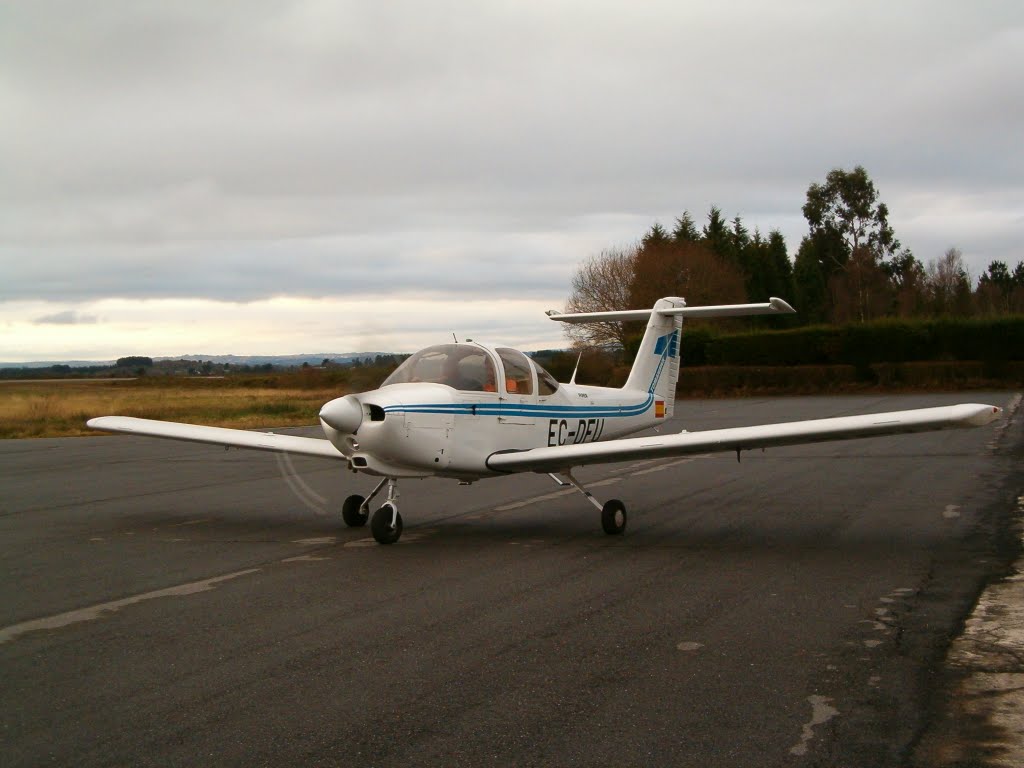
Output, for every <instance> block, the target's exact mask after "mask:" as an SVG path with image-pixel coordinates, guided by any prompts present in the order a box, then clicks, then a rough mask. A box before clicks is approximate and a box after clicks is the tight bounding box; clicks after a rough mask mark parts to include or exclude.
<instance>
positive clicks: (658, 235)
mask: <svg viewBox="0 0 1024 768" xmlns="http://www.w3.org/2000/svg"><path fill="white" fill-rule="evenodd" d="M640 242H641V245H660V244H662V243H669V242H671V239H670V238H669V236H668V232H666V231H665V228H664V227H663V226H661V224H659V223H658V222H654V226H652V227H651V228H650V229H649V230H648V231H647V234H646V235H644V236H643V239H642V240H641V241H640Z"/></svg>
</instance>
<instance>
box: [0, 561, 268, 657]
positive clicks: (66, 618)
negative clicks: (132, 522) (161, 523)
mask: <svg viewBox="0 0 1024 768" xmlns="http://www.w3.org/2000/svg"><path fill="white" fill-rule="evenodd" d="M259 570H261V569H259V568H247V569H246V570H244V571H235V572H234V573H227V574H224V575H223V576H214V577H213V578H212V579H203V580H202V581H192V582H189V583H188V584H180V585H178V586H176V587H167V588H166V589H158V590H155V591H154V592H145V593H143V594H141V595H133V596H131V597H124V598H121V599H120V600H112V601H111V602H109V603H100V604H98V605H91V606H89V607H88V608H78V609H76V610H73V611H67V612H65V613H58V614H57V615H56V616H47V617H45V618H42V619H33V620H32V621H23V622H22V623H21V624H13V625H12V626H9V627H4V628H3V629H0V645H2V644H3V643H6V642H9V641H11V640H14V639H15V638H17V637H19V636H21V635H24V634H25V633H26V632H36V631H38V630H42V629H60V628H62V627H66V626H69V625H71V624H78V623H79V622H82V621H93V620H94V619H99V618H101V617H102V616H103V615H104V614H107V613H115V612H117V611H119V610H121V609H122V608H125V607H127V606H129V605H135V604H136V603H141V602H144V601H146V600H156V599H157V598H161V597H184V596H186V595H195V594H198V593H199V592H209V591H210V590H211V589H213V587H214V585H215V584H219V583H220V582H222V581H228V580H230V579H237V578H238V577H239V576H246V575H248V574H250V573H256V571H259Z"/></svg>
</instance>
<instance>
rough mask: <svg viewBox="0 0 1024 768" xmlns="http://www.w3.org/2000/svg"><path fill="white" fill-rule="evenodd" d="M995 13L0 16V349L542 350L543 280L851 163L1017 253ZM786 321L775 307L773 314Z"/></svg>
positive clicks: (909, 210)
mask: <svg viewBox="0 0 1024 768" xmlns="http://www.w3.org/2000/svg"><path fill="white" fill-rule="evenodd" d="M1021 73H1024V3H1021V2H1019V0H1007V1H1006V2H985V1H984V0H981V1H980V2H974V3H967V2H962V0H955V1H953V2H939V1H936V0H929V1H927V2H925V1H922V2H903V1H901V2H894V1H892V0H890V1H888V2H864V1H863V0H861V1H860V2H827V1H823V0H807V1H806V2H795V1H792V0H774V2H770V3H769V2H713V3H712V2H708V3H695V2H679V0H673V1H671V2H646V3H640V2H600V1H599V0H586V1H585V2H583V1H581V2H557V1H553V0H552V1H549V2H536V3H533V2H497V1H490V0H474V1H473V2H469V1H468V0H467V1H465V2H413V1H412V0H409V1H407V2H369V0H367V1H365V2H327V1H326V0H313V1H310V2H274V1H270V0H245V1H244V2H242V1H239V2H229V1H227V0H219V1H218V2H209V0H202V1H201V2H199V1H196V2H193V1H192V0H177V1H176V2H164V1H163V0H161V1H160V2H145V1H144V0H123V1H119V0H98V1H97V2H90V3H82V2H80V1H78V0H69V1H67V2H53V1H51V0H32V2H9V3H5V4H3V5H0V104H2V105H3V106H2V111H0V360H38V359H70V358H76V359H83V358H84V359H106V358H112V357H118V356H122V355H127V354H143V355H175V354H183V353H197V352H198V353H210V354H218V353H235V354H263V353H266V354H270V353H282V354H283V353H298V352H314V351H316V352H345V351H356V350H395V351H399V350H401V351H411V350H413V349H415V348H417V347H419V346H423V345H425V344H429V343H436V342H440V341H444V340H445V339H447V338H450V335H451V333H452V332H455V333H457V334H458V335H459V336H460V337H464V336H470V337H473V338H480V339H485V338H486V339H489V340H493V341H498V342H502V343H509V344H514V345H517V346H520V347H523V348H526V349H536V348H543V347H551V346H562V345H563V344H564V341H563V339H562V336H561V329H560V328H559V327H557V326H556V325H555V324H554V323H551V322H550V321H548V320H547V319H545V318H544V316H543V313H542V312H543V310H544V309H548V308H552V307H553V308H560V307H562V306H563V304H564V301H565V298H566V296H567V294H568V291H569V280H570V277H571V275H572V272H573V270H574V269H575V267H576V266H577V265H578V264H579V263H580V262H581V261H583V260H584V259H586V258H588V257H590V256H592V255H594V254H597V253H598V252H600V251H601V250H602V249H604V248H610V247H615V246H625V245H629V244H631V243H632V242H634V241H635V240H637V239H638V238H639V237H640V236H641V235H642V234H643V232H644V231H645V230H646V229H647V228H649V227H650V225H651V224H652V223H653V222H655V221H661V222H662V223H663V224H665V225H666V226H669V227H670V226H671V224H672V220H673V219H674V218H675V217H676V216H678V215H679V214H680V213H681V212H682V211H683V210H684V209H689V210H690V211H691V212H692V213H693V215H694V216H695V218H697V219H698V223H702V221H703V218H704V216H705V215H706V213H707V210H708V208H709V206H710V205H712V204H716V205H718V206H719V207H720V208H722V210H723V211H724V213H725V214H726V215H727V216H729V217H732V216H734V215H737V214H739V215H741V216H742V217H743V219H744V220H745V222H746V223H747V225H748V227H750V228H751V229H753V228H754V227H755V226H757V227H760V228H761V229H762V231H765V232H767V231H768V230H770V229H772V228H779V229H781V230H782V232H783V233H784V234H785V236H786V240H787V243H788V245H789V249H790V254H791V256H792V255H794V254H795V252H796V249H797V247H798V246H799V242H800V238H801V237H802V236H803V235H804V234H805V233H806V223H805V222H804V221H803V218H802V216H801V214H800V208H801V205H802V204H803V201H804V195H805V192H806V190H807V187H808V185H809V184H810V183H811V182H814V181H821V180H823V179H824V176H825V174H826V173H827V172H828V171H829V170H830V169H831V168H834V167H843V168H848V169H849V168H852V167H853V166H854V165H857V164H861V165H864V166H865V168H866V169H867V171H868V173H869V175H870V176H871V177H872V179H873V180H874V181H875V184H876V186H877V187H878V189H879V192H880V195H881V198H882V200H884V201H885V202H886V203H887V204H888V206H889V208H890V213H891V223H892V224H893V226H894V228H895V230H896V235H897V237H899V238H900V240H901V241H902V242H903V244H904V246H907V247H909V248H910V249H911V250H912V251H913V252H914V254H915V255H916V256H917V257H918V258H919V259H921V261H922V262H924V263H927V262H928V261H929V260H930V259H934V258H936V257H938V256H940V255H941V254H942V252H943V251H944V250H946V249H947V248H949V247H951V246H956V247H958V248H960V249H961V250H962V251H963V252H964V255H965V257H966V260H967V262H968V265H969V267H970V268H971V271H972V273H973V274H974V276H975V277H976V276H977V275H978V274H979V273H980V272H981V271H982V270H983V269H984V268H985V266H987V264H988V263H989V262H990V261H992V260H993V259H1002V260H1004V261H1006V262H1007V263H1008V264H1009V265H1010V266H1011V267H1012V266H1013V264H1015V263H1016V262H1017V261H1018V260H1020V259H1021V258H1024V249H1022V247H1021V242H1022V236H1021V235H1022V231H1024V150H1022V136H1024V99H1022V97H1021V95H1020V92H1021V85H1020V81H1021ZM797 309H798V310H799V307H797Z"/></svg>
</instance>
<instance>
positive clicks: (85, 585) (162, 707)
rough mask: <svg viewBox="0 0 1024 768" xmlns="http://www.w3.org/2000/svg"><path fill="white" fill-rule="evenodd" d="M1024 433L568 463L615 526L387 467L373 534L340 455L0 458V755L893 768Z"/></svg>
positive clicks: (126, 451) (10, 445)
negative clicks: (385, 500)
mask: <svg viewBox="0 0 1024 768" xmlns="http://www.w3.org/2000/svg"><path fill="white" fill-rule="evenodd" d="M1013 398H1014V393H1012V392H1003V393H969V394H967V395H964V394H957V395H928V396H925V395H914V396H891V395H878V396H858V397H814V398H784V399H749V400H715V401H685V400H684V401H680V402H679V403H678V404H677V408H676V417H675V419H674V420H673V422H672V423H670V424H669V425H667V426H666V429H674V430H678V429H682V428H684V427H685V428H687V429H690V430H697V429H712V428H720V427H730V426H742V425H748V424H759V423H769V422H780V421H790V420H797V419H803V418H818V417H822V418H823V417H831V416H841V415H848V414H855V413H864V412H878V411H887V410H902V409H906V408H914V407H926V406H931V405H943V404H949V403H954V402H983V403H992V404H996V405H1000V406H1004V407H1005V406H1007V405H1008V404H1010V403H1011V402H1012V401H1013ZM1019 399H1020V398H1019V397H1018V398H1017V401H1018V402H1019ZM1020 422H1021V419H1020V418H1019V417H1018V418H1015V419H1013V420H1007V421H1004V422H1003V424H1002V425H993V426H989V427H986V428H981V429H975V430H957V431H952V432H941V433H933V434H925V435H907V436H900V437H890V438H879V439H872V440H860V441H851V442H845V443H832V444H823V445H818V446H805V447H794V448H785V449H773V450H769V451H767V452H766V453H763V454H762V453H759V452H757V453H748V454H744V455H743V459H742V462H741V463H739V464H737V462H736V458H735V456H734V455H729V454H723V455H715V456H709V457H696V458H692V457H691V458H686V459H676V460H671V459H670V460H658V461H647V462H640V463H630V464H617V465H609V466H606V467H592V468H590V469H588V470H585V471H581V472H580V473H579V477H580V478H581V479H582V480H583V481H585V482H589V483H590V487H591V489H592V490H593V492H594V494H595V495H596V496H597V497H598V498H599V499H602V500H605V499H607V498H612V497H615V498H619V499H622V500H623V501H624V502H625V503H626V505H627V507H628V509H629V514H630V517H629V527H628V530H627V532H626V535H625V536H624V537H609V536H606V535H605V534H603V533H602V532H601V528H600V522H599V519H598V514H597V512H596V510H594V509H593V508H592V507H591V506H590V505H589V504H588V503H587V502H586V501H585V500H584V499H583V498H582V497H581V496H580V495H579V494H577V493H576V492H575V491H571V490H566V489H561V488H559V487H558V486H556V485H555V484H554V483H553V482H552V481H551V479H550V478H548V477H547V476H543V475H540V476H538V475H524V476H515V477H509V478H500V479H496V480H488V481H483V482H480V483H477V484H475V485H473V486H470V487H460V486H458V485H457V484H455V483H454V482H451V481H436V480H425V481H406V482H403V483H402V484H401V486H400V488H401V494H402V495H401V499H400V503H401V509H402V515H403V518H404V521H405V533H404V535H403V538H402V540H401V542H400V543H399V544H397V545H395V546H393V547H380V546H378V545H376V544H375V543H374V542H373V541H372V539H371V538H370V533H369V529H368V528H363V529H347V528H345V527H344V525H343V524H342V523H341V521H340V515H339V514H338V510H340V506H341V502H342V500H343V499H344V497H345V496H346V495H348V494H349V493H353V492H362V493H366V492H367V491H368V490H369V489H370V488H371V487H372V485H373V479H372V478H366V477H363V476H354V475H352V474H351V473H348V472H346V471H343V470H342V469H341V468H340V467H339V465H338V464H336V463H333V462H330V461H324V460H317V459H300V458H294V459H286V460H283V459H279V458H278V457H276V456H274V455H270V454H263V453H257V452H244V451H236V450H232V451H224V450H223V449H219V448H214V447H209V446H201V445H193V444H186V443H174V442H168V441H160V440H152V439H146V438H133V437H95V438H93V437H90V438H69V439H49V440H15V441H4V442H0V477H2V480H0V485H2V500H0V557H2V565H3V567H2V572H3V574H4V577H3V581H2V587H0V674H2V685H0V717H2V730H0V733H2V736H0V738H2V742H0V744H2V746H0V750H2V753H3V764H4V765H5V766H21V765H26V766H27V765H40V764H51V763H52V764H58V765H77V766H88V765H164V766H166V765H195V764H200V763H202V764H238V765H242V764H244V765H282V764H302V765H374V766H398V765H402V766H408V765H433V764H458V765H544V766H549V765H597V764H602V765H638V764H644V765H653V764H661V765H668V764H675V765H702V766H748V765H749V766H755V765H756V766H772V765H801V764H806V765H873V766H885V765H893V766H895V765H901V764H903V763H905V762H906V761H908V760H910V759H911V758H912V756H913V751H914V747H915V744H916V741H917V739H918V737H919V735H920V734H921V733H922V732H923V730H924V729H925V727H926V726H927V724H928V722H929V717H930V715H929V712H930V711H931V708H932V707H933V706H934V697H933V695H932V694H933V689H934V687H935V685H936V682H937V680H938V679H939V677H940V676H941V675H940V673H941V660H942V658H943V654H944V652H945V649H946V647H947V645H948V643H949V640H950V638H951V637H952V636H953V635H954V634H955V633H956V632H958V631H959V629H960V625H961V622H962V619H963V617H964V615H965V614H966V613H967V611H968V610H969V608H970V607H971V604H972V602H973V600H974V598H975V597H976V596H977V594H978V592H979V591H980V589H981V588H982V586H983V585H984V583H985V581H986V580H987V579H989V578H990V577H992V576H993V575H996V574H998V573H1000V572H1001V570H1002V569H1004V568H1005V565H1006V563H1007V562H1008V561H1009V559H1010V557H1011V556H1012V554H1013V552H1012V551H1011V550H1012V546H1010V545H1008V544H1006V542H1007V541H1009V540H1010V538H1009V537H1007V536H1004V535H1003V534H1004V533H1005V530H1006V527H1007V526H1008V524H1009V519H1010V517H1011V516H1012V513H1013V510H1014V500H1015V499H1016V496H1017V495H1018V494H1019V493H1020V489H1021V488H1022V486H1024V476H1022V474H1021V472H1022V470H1021V465H1022V462H1021V455H1022V450H1024V439H1022V438H1024V428H1022V426H1021V423H1020ZM299 433H301V434H315V431H314V430H304V431H303V430H300V431H299Z"/></svg>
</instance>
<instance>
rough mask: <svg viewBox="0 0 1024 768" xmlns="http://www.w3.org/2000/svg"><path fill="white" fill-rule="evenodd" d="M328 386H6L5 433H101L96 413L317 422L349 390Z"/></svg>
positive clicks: (0, 390) (268, 423) (1, 416)
mask: <svg viewBox="0 0 1024 768" xmlns="http://www.w3.org/2000/svg"><path fill="white" fill-rule="evenodd" d="M343 390H344V388H339V387H338V386H337V385H334V386H325V387H315V388H308V387H289V386H280V387H254V386H252V384H251V382H250V383H249V384H248V385H239V384H233V383H232V382H231V381H230V380H228V381H223V380H222V381H206V380H194V379H189V380H181V379H176V380H175V379H172V380H168V383H166V384H163V383H161V384H160V385H158V386H154V385H153V384H152V382H151V381H144V380H139V381H122V382H105V381H103V380H100V379H94V380H82V381H60V382H26V383H4V384H2V385H0V438H13V437H59V436H66V435H84V434H96V433H95V432H93V431H92V430H90V429H87V428H86V426H85V422H86V420H88V419H91V418H92V417H94V416H112V415H113V416H140V417H142V418H147V419H163V420H166V421H186V422H191V423H194V424H208V425H211V426H221V427H236V428H240V429H248V428H256V427H282V426H299V425H308V424H316V423H317V413H318V412H319V410H320V406H322V405H323V404H324V403H325V402H327V401H328V400H330V399H332V398H334V397H338V396H339V395H341V394H344V391H343Z"/></svg>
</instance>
